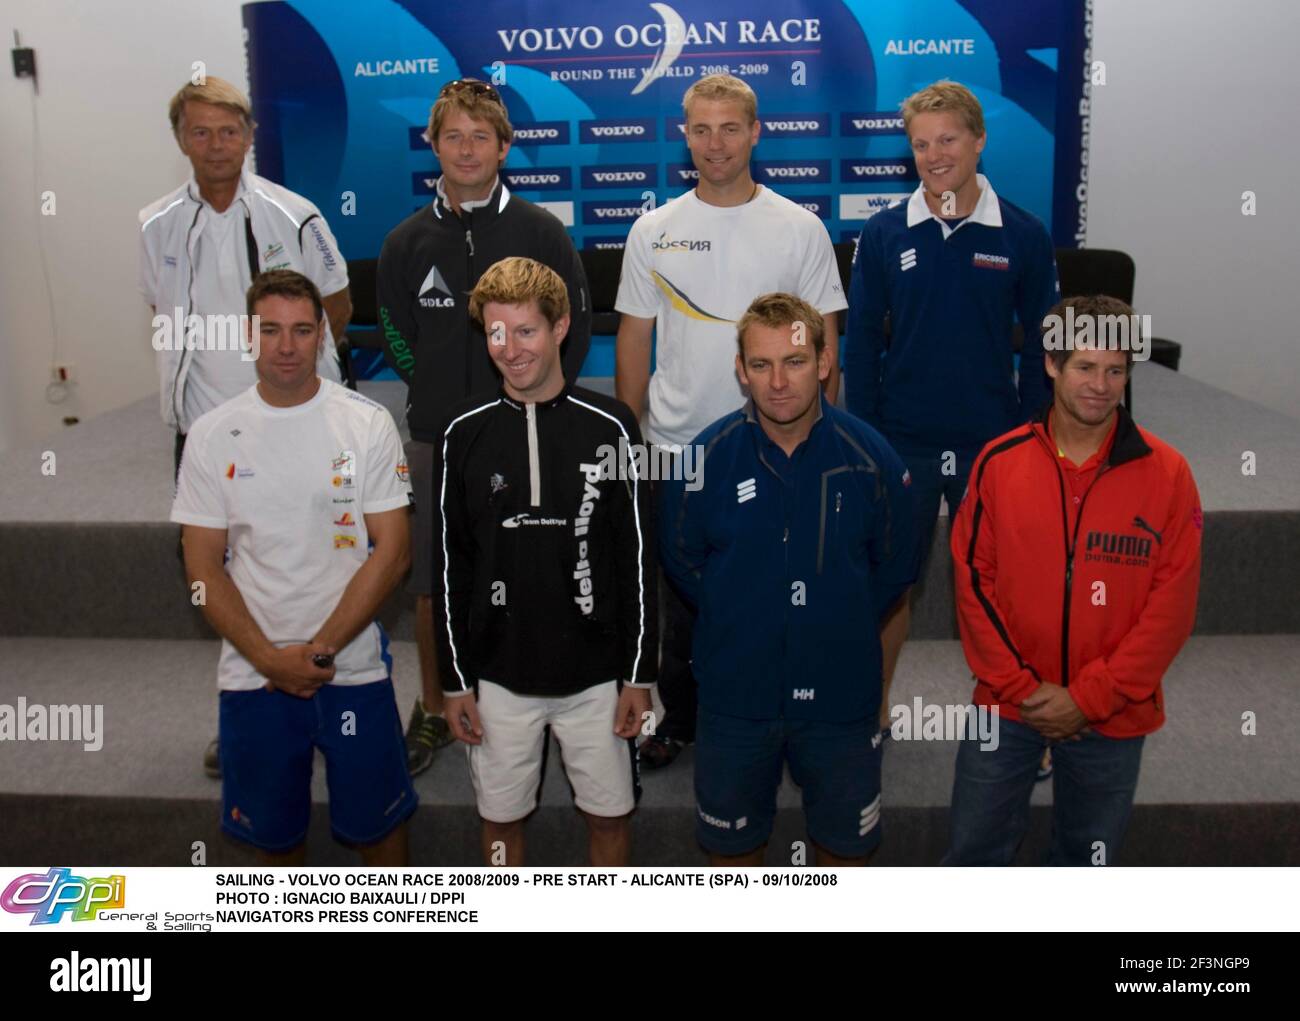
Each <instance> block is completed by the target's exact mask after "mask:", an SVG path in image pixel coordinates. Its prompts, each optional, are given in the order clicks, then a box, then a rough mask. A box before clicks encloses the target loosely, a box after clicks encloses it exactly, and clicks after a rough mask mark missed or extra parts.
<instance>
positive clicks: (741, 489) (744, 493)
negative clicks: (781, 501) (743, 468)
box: [736, 479, 758, 503]
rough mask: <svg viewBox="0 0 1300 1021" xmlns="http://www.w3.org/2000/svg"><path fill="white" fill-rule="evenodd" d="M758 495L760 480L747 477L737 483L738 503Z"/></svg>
mask: <svg viewBox="0 0 1300 1021" xmlns="http://www.w3.org/2000/svg"><path fill="white" fill-rule="evenodd" d="M757 495H758V480H757V479H746V480H745V481H744V482H739V483H737V484H736V503H744V502H745V501H746V500H752V499H754V497H756V496H757Z"/></svg>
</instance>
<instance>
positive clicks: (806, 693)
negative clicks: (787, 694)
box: [794, 688, 817, 702]
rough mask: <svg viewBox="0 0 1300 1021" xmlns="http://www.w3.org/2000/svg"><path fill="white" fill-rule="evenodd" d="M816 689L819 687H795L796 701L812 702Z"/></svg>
mask: <svg viewBox="0 0 1300 1021" xmlns="http://www.w3.org/2000/svg"><path fill="white" fill-rule="evenodd" d="M816 690H817V689H815V688H795V689H794V700H795V701H796V702H811V701H812V700H813V698H814V697H815V695H814V694H813V693H814V692H815V691H816Z"/></svg>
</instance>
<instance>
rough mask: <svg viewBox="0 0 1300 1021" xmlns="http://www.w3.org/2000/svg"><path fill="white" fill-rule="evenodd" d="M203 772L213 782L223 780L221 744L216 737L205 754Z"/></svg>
mask: <svg viewBox="0 0 1300 1021" xmlns="http://www.w3.org/2000/svg"><path fill="white" fill-rule="evenodd" d="M203 772H205V773H207V774H208V776H210V777H211V778H212V779H213V780H220V779H221V742H220V741H219V740H218V739H217V738H215V737H214V738H213V739H212V743H211V744H209V745H208V747H207V749H206V750H205V751H204V752H203Z"/></svg>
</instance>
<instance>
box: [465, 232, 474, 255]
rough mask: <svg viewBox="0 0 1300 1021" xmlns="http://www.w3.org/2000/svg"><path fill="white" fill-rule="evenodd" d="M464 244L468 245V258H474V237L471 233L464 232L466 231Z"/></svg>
mask: <svg viewBox="0 0 1300 1021" xmlns="http://www.w3.org/2000/svg"><path fill="white" fill-rule="evenodd" d="M465 244H467V245H469V254H470V258H473V256H474V235H473V234H471V233H470V232H469V230H466V231H465Z"/></svg>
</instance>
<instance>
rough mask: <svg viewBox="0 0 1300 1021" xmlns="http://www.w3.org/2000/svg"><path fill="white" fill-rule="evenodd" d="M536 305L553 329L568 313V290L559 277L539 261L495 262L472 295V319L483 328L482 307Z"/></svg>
mask: <svg viewBox="0 0 1300 1021" xmlns="http://www.w3.org/2000/svg"><path fill="white" fill-rule="evenodd" d="M530 301H535V302H537V308H538V309H539V310H540V311H541V313H542V315H544V316H545V317H546V321H547V322H548V323H549V324H550V325H551V326H554V325H555V324H556V323H557V322H559V321H560V320H561V319H562V318H564V317H565V316H567V315H568V314H569V291H568V289H567V288H566V287H565V286H564V281H563V280H561V279H560V275H559V274H558V273H556V272H555V270H553V269H551V267H550V266H544V265H543V264H542V263H540V262H538V261H537V260H536V259H525V258H523V257H521V256H517V255H516V256H511V257H510V258H509V259H502V260H501V261H500V262H494V263H493V264H492V265H491V266H489V267H488V269H487V272H486V273H484V274H483V275H482V276H481V277H479V280H478V283H477V284H475V285H474V290H473V291H471V292H470V296H469V314H470V318H471V319H473V320H474V322H476V323H478V324H479V325H480V326H482V325H483V306H484V305H486V304H487V303H488V302H492V303H494V304H497V305H527V304H528V303H529V302H530Z"/></svg>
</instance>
